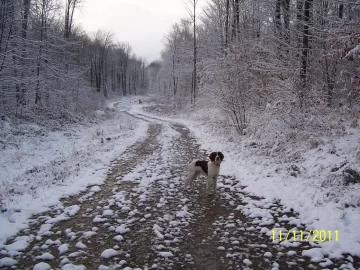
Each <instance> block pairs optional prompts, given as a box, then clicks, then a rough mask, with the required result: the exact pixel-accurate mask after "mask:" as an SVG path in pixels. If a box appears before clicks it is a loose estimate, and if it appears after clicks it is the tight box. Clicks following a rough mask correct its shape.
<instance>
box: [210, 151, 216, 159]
mask: <svg viewBox="0 0 360 270" xmlns="http://www.w3.org/2000/svg"><path fill="white" fill-rule="evenodd" d="M215 157H216V153H215V152H212V153H211V154H210V156H209V158H210V160H211V161H215Z"/></svg>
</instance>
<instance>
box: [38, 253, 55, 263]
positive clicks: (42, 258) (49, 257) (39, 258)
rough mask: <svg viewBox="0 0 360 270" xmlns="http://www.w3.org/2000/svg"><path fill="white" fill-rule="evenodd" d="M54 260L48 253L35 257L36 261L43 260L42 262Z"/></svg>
mask: <svg viewBox="0 0 360 270" xmlns="http://www.w3.org/2000/svg"><path fill="white" fill-rule="evenodd" d="M54 258H55V257H54V255H52V254H51V253H49V252H46V253H44V254H42V255H40V256H37V257H36V259H37V260H43V261H47V260H49V261H50V260H53V259H54Z"/></svg>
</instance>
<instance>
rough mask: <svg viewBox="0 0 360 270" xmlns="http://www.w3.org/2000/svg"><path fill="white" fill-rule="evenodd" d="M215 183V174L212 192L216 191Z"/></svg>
mask: <svg viewBox="0 0 360 270" xmlns="http://www.w3.org/2000/svg"><path fill="white" fill-rule="evenodd" d="M216 183H217V176H215V177H214V182H213V191H214V193H215V192H216Z"/></svg>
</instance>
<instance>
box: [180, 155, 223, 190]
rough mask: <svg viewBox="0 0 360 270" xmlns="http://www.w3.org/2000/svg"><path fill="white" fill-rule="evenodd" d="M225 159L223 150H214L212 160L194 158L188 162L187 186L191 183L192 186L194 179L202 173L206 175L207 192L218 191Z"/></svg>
mask: <svg viewBox="0 0 360 270" xmlns="http://www.w3.org/2000/svg"><path fill="white" fill-rule="evenodd" d="M223 159H224V155H223V154H222V153H221V152H213V153H212V154H211V155H210V161H202V160H198V159H194V160H192V161H191V162H189V163H188V165H187V167H188V177H187V179H186V181H185V188H187V187H188V186H189V185H190V187H191V188H192V187H193V182H194V180H195V179H196V178H197V177H198V176H199V175H200V174H203V175H206V176H207V177H206V193H208V194H209V193H210V192H211V191H213V192H214V193H215V191H216V183H217V178H218V176H219V172H220V163H221V161H222V160H223Z"/></svg>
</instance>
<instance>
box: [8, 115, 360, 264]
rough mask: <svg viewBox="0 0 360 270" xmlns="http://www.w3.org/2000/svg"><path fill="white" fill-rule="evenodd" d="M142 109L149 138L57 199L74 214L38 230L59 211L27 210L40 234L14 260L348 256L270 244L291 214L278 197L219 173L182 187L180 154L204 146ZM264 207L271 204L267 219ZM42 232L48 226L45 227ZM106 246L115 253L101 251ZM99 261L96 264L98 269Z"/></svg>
mask: <svg viewBox="0 0 360 270" xmlns="http://www.w3.org/2000/svg"><path fill="white" fill-rule="evenodd" d="M144 118H145V119H146V118H147V119H148V121H150V122H153V124H151V125H150V128H149V134H148V137H147V138H146V139H145V140H144V141H142V142H139V143H137V144H136V145H134V146H133V147H131V148H130V149H128V150H127V152H126V155H124V156H123V157H119V158H118V159H117V160H116V161H114V163H113V166H112V170H111V171H110V172H109V174H108V177H107V180H106V182H105V184H104V185H103V186H101V190H100V191H99V192H97V193H95V194H93V193H92V192H91V191H87V192H85V193H82V194H80V195H79V196H76V197H73V198H71V199H69V200H67V201H65V202H64V204H65V206H70V207H71V206H73V205H76V204H80V203H81V204H80V206H81V207H80V210H79V212H77V214H76V215H75V216H73V217H71V218H70V219H68V220H65V221H61V222H58V223H56V224H55V225H54V226H53V227H52V228H51V229H50V230H46V225H47V224H46V221H49V220H50V218H52V217H54V216H58V214H59V213H57V212H54V213H43V214H42V217H41V218H40V217H37V218H34V224H33V225H32V226H31V228H30V229H29V230H26V231H25V232H23V233H25V234H33V235H35V236H36V235H38V234H39V233H41V234H42V235H41V237H38V239H37V240H33V241H32V242H31V243H30V245H29V248H28V249H27V250H25V252H24V253H23V254H21V255H20V256H19V257H20V260H19V263H18V264H17V266H18V268H19V269H32V267H33V265H35V263H36V262H39V261H41V260H40V259H37V258H36V257H37V256H41V255H43V254H44V253H45V252H49V253H51V254H52V255H53V256H54V257H55V258H54V259H52V260H49V261H48V263H49V264H50V265H51V266H52V267H53V268H54V269H61V267H63V266H64V265H66V264H68V265H69V264H70V263H72V264H74V265H83V266H85V267H86V269H90V270H98V269H123V268H125V267H126V266H128V267H131V268H141V269H147V268H148V269H150V268H153V269H196V270H200V269H204V270H205V269H206V270H212V269H246V268H248V269H321V268H334V267H339V266H340V265H341V264H346V263H349V262H347V261H337V262H335V263H334V264H330V263H329V262H328V261H327V259H325V258H324V259H322V260H321V261H319V262H311V261H310V260H309V259H308V258H307V257H302V256H301V253H302V251H303V250H306V249H309V248H310V245H309V244H308V243H300V242H296V241H295V242H293V241H289V242H288V243H273V242H272V241H271V238H269V236H266V235H265V233H266V232H268V231H269V230H271V229H272V228H273V227H274V223H275V224H278V227H283V228H287V229H291V228H293V226H291V225H289V220H293V219H292V218H295V216H296V215H295V214H294V213H292V212H289V211H287V210H286V209H285V208H284V207H283V206H282V205H280V204H279V203H278V202H269V201H266V200H264V199H262V198H256V197H252V196H249V195H248V194H246V193H244V192H243V191H242V189H243V188H242V187H241V186H240V185H239V179H235V178H234V177H232V176H226V175H225V176H224V175H223V176H221V177H220V179H219V187H218V190H217V194H216V195H215V196H213V197H208V196H206V195H205V194H204V185H205V182H204V179H200V181H197V182H196V188H195V190H194V191H184V190H183V183H184V177H185V176H186V171H185V167H186V166H185V164H186V162H187V161H189V159H191V158H195V157H198V158H201V157H203V158H206V156H207V155H206V153H205V152H204V151H201V150H200V145H199V144H198V143H197V141H196V139H195V138H194V137H193V136H192V135H191V133H190V132H189V130H188V129H187V128H185V127H184V126H182V125H179V124H169V123H166V122H160V121H157V119H156V118H148V117H147V116H145V115H139V119H144ZM219 150H220V149H219ZM214 151H218V149H214ZM225 159H226V153H225ZM224 173H225V172H221V174H224ZM249 207H253V208H252V209H257V211H258V212H255V215H254V216H253V217H252V218H249V217H246V216H245V215H244V214H243V212H244V211H247V209H250V208H249ZM262 210H264V211H265V210H266V212H268V213H271V218H270V217H269V218H267V217H266V215H264V214H263V212H262ZM272 218H273V223H271V222H270V221H271V219H272ZM301 228H302V227H301V226H300V225H299V227H298V229H299V230H300V229H301ZM44 231H45V232H47V233H45V234H48V232H49V231H50V233H52V234H50V235H44ZM260 231H261V232H264V233H260ZM79 242H80V243H82V244H84V245H86V248H84V247H81V245H79V244H78V243H79ZM9 243H11V241H9ZM60 244H67V245H68V248H69V250H67V251H66V250H65V251H64V252H63V253H61V254H60V253H59V250H58V248H59V246H60ZM107 249H111V251H110V252H112V253H113V256H110V257H109V258H103V257H101V254H102V253H103V251H105V250H107ZM289 251H290V252H289ZM292 251H293V252H292ZM109 254H110V253H108V255H109ZM319 263H323V265H320V264H319ZM356 263H357V262H355V264H356ZM101 265H103V266H104V267H103V268H99V267H100V266H101ZM105 266H107V267H109V268H106V267H105ZM69 269H72V268H69ZM74 269H75V268H74ZM78 269H81V268H78ZM83 269H84V268H83ZM345 269H346V268H345ZM348 269H351V268H348Z"/></svg>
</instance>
